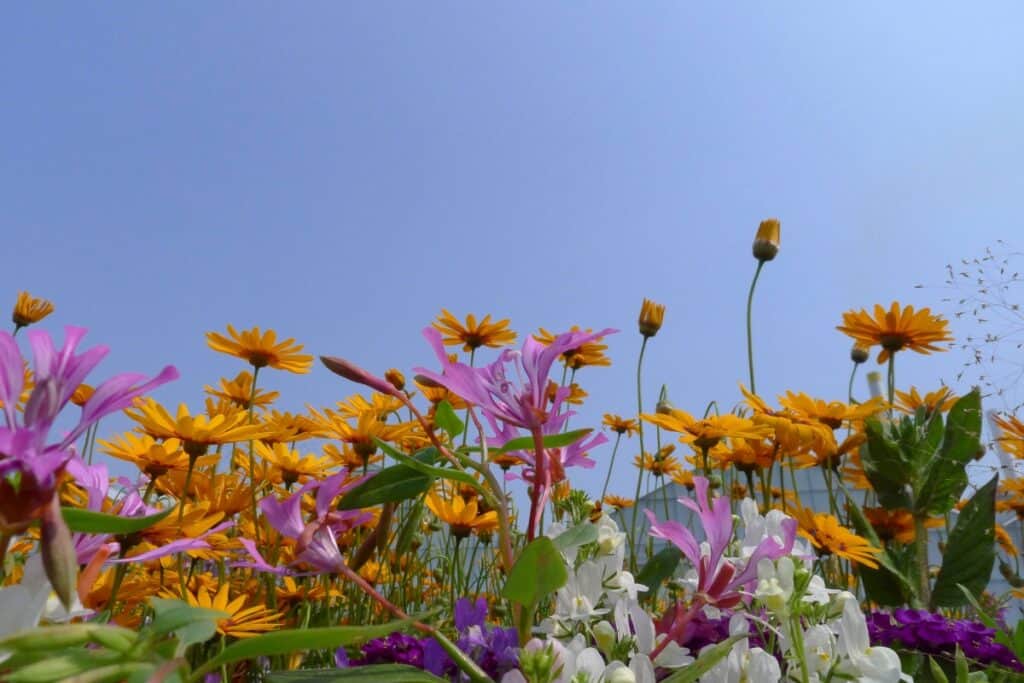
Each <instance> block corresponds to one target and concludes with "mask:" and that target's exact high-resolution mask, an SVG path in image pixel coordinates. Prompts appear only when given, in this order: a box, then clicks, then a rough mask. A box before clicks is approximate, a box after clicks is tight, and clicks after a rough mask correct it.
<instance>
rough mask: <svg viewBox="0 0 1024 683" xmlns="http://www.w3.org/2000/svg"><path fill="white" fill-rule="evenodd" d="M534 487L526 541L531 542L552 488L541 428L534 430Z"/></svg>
mask: <svg viewBox="0 0 1024 683" xmlns="http://www.w3.org/2000/svg"><path fill="white" fill-rule="evenodd" d="M533 451H534V455H533V457H534V467H533V486H531V487H530V517H529V521H528V522H527V523H528V525H529V527H528V528H527V529H526V541H527V542H530V541H532V540H533V539H534V538H536V536H537V533H538V531H540V527H541V524H542V521H541V518H542V517H543V515H544V506H545V504H546V503H547V493H548V488H549V486H550V484H549V482H548V481H547V478H548V477H549V476H550V475H549V474H548V471H547V454H546V453H545V452H544V436H543V435H542V434H541V432H540V428H535V429H534V430H533Z"/></svg>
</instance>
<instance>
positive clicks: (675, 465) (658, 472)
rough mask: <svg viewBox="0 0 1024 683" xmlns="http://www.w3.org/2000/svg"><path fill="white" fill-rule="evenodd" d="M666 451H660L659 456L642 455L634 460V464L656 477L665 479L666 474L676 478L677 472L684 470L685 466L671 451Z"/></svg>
mask: <svg viewBox="0 0 1024 683" xmlns="http://www.w3.org/2000/svg"><path fill="white" fill-rule="evenodd" d="M669 445H671V444H669ZM664 450H665V449H662V451H659V454H658V455H657V456H653V455H651V454H650V453H641V454H640V455H638V456H636V457H635V458H633V464H634V465H636V466H637V467H639V468H640V469H642V470H646V471H647V472H650V473H651V474H653V475H654V476H656V477H663V476H665V475H666V474H667V475H668V476H670V477H674V476H675V474H676V472H679V471H680V470H682V468H683V466H682V465H681V464H680V463H679V460H677V459H676V457H675V456H674V455H671V451H668V452H664Z"/></svg>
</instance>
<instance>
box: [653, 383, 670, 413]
mask: <svg viewBox="0 0 1024 683" xmlns="http://www.w3.org/2000/svg"><path fill="white" fill-rule="evenodd" d="M674 409H675V406H674V405H672V402H671V401H669V400H668V386H667V385H665V384H662V385H661V393H660V394H658V405H657V406H656V407H655V408H654V412H656V413H658V414H659V415H671V414H672V411H673V410H674Z"/></svg>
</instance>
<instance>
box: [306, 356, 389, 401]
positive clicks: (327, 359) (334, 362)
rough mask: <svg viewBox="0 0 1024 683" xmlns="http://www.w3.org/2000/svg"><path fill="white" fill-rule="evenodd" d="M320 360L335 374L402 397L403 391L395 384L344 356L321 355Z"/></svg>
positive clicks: (384, 392)
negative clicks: (376, 375)
mask: <svg viewBox="0 0 1024 683" xmlns="http://www.w3.org/2000/svg"><path fill="white" fill-rule="evenodd" d="M320 362H321V363H323V364H324V365H325V366H326V367H327V369H328V370H330V371H331V372H333V373H334V374H336V375H341V376H342V377H344V378H345V379H347V380H349V381H352V382H355V383H356V384H364V385H366V386H368V387H370V388H371V389H373V390H374V391H379V392H380V393H382V394H388V395H389V396H397V397H399V398H401V397H402V395H401V393H400V392H399V391H398V389H396V388H395V387H394V386H393V385H391V384H390V383H388V382H386V381H385V380H383V379H381V378H380V377H375V376H374V375H371V374H370V373H368V372H367V371H366V370H363V369H362V368H361V367H359V366H358V365H356V364H355V363H351V362H349V361H347V360H345V359H344V358H337V357H335V356H320Z"/></svg>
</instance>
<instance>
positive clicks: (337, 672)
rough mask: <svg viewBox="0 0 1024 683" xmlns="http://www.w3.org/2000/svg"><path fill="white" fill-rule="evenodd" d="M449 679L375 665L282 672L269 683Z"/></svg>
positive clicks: (405, 682) (411, 669) (388, 682)
mask: <svg viewBox="0 0 1024 683" xmlns="http://www.w3.org/2000/svg"><path fill="white" fill-rule="evenodd" d="M445 680H447V679H444V678H438V677H437V676H435V675H434V674H432V673H429V672H427V671H424V670H423V669H417V668H416V667H414V666H409V665H408V664H375V665H372V666H356V667H352V668H350V669H312V670H309V671H282V672H280V673H272V674H270V675H269V676H268V677H267V683H347V681H360V683H363V682H364V681H365V682H366V683H436V682H437V681H445Z"/></svg>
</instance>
